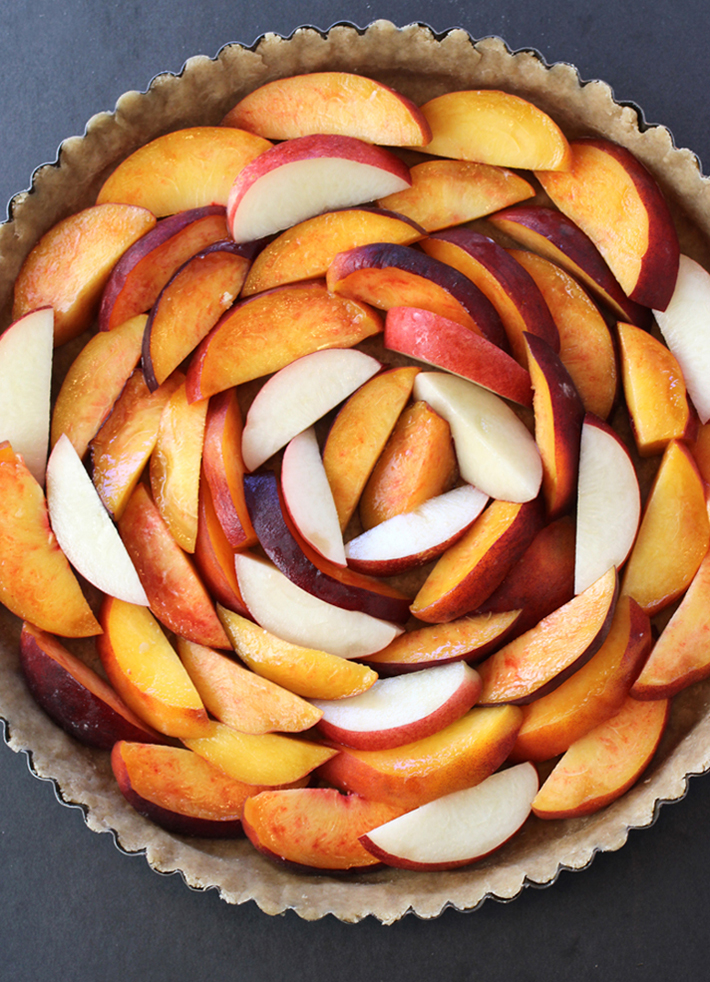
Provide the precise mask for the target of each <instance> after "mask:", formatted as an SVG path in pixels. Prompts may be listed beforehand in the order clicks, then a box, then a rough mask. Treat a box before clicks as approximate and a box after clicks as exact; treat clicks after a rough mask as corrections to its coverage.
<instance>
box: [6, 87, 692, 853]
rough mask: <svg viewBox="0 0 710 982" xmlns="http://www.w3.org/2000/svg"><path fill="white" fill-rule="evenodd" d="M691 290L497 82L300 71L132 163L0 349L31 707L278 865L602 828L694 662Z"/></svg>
mask: <svg viewBox="0 0 710 982" xmlns="http://www.w3.org/2000/svg"><path fill="white" fill-rule="evenodd" d="M709 301H710V274H708V272H707V271H706V270H704V269H703V268H702V267H701V266H700V265H699V264H698V263H697V262H695V260H694V259H692V258H690V257H689V256H686V255H681V253H680V248H679V243H678V237H677V234H676V231H675V227H674V223H673V218H672V215H671V212H670V210H669V208H668V206H667V204H666V202H665V200H664V198H663V195H662V193H661V191H660V189H659V187H658V185H657V183H656V181H655V180H654V178H653V177H652V176H651V174H650V173H649V172H648V171H647V170H646V168H645V167H644V166H643V165H642V164H641V163H640V162H639V161H638V160H637V159H636V158H635V157H634V156H633V155H632V154H631V153H630V152H629V151H628V150H627V149H625V148H624V147H622V146H619V145H616V144H613V143H611V142H609V141H607V140H604V139H599V138H581V139H574V140H568V139H567V138H566V136H565V135H564V133H563V132H562V130H561V129H560V128H559V127H558V126H557V125H556V123H555V122H554V121H553V120H552V119H551V118H550V117H549V116H548V115H547V114H545V113H544V112H542V111H541V110H540V109H538V108H537V107H536V106H534V105H532V104H531V103H530V102H528V101H526V100H523V99H521V98H519V97H517V96H514V95H510V94H507V93H504V92H500V91H489V90H477V91H454V92H450V93H447V94H445V95H441V96H439V97H437V98H435V99H432V100H431V101H430V102H428V103H426V104H425V105H423V106H417V105H415V104H414V103H413V102H412V101H411V100H409V99H407V98H405V97H404V96H402V95H400V94H399V93H397V92H395V91H394V90H392V89H391V88H388V87H387V86H385V85H383V84H381V83H379V82H377V81H374V80H372V79H369V78H366V77H364V76H355V75H350V74H346V73H342V72H322V73H314V74H306V75H299V76H295V77H293V78H288V79H279V80H275V81H273V82H270V83H268V84H267V85H264V86H262V87H261V88H258V89H256V90H255V91H254V92H252V93H251V94H250V95H249V96H247V97H246V98H244V99H243V100H241V101H240V102H239V103H238V104H237V105H235V106H234V108H233V109H232V110H231V111H230V112H229V113H228V114H227V116H226V117H225V118H224V120H223V121H222V124H221V125H220V126H203V127H195V128H191V129H187V130H179V131H176V132H173V133H169V134H167V135H165V136H162V137H160V138H158V139H156V140H154V141H152V142H150V143H148V144H146V145H145V146H143V147H141V148H140V149H139V150H137V151H136V152H135V153H133V154H132V155H131V156H129V157H128V158H127V159H125V160H124V161H123V162H122V163H120V164H119V165H118V166H117V167H116V169H115V171H114V172H113V173H112V174H111V175H110V176H109V177H108V179H107V180H106V182H105V183H104V185H103V187H102V189H101V191H100V193H99V195H98V198H97V201H96V204H95V205H93V206H91V207H89V208H87V209H85V210H84V211H81V212H79V213H77V214H74V215H71V216H69V217H68V218H66V219H64V220H63V221H61V222H59V224H57V225H56V226H55V227H54V228H52V229H51V230H50V231H48V232H47V233H46V234H45V235H43V236H42V237H41V239H40V240H39V242H38V243H37V244H36V245H35V247H34V248H33V249H32V251H31V252H30V253H29V255H28V256H27V258H26V260H25V262H24V264H23V266H22V269H21V271H20V273H19V276H18V278H17V281H16V284H15V296H14V309H13V323H12V324H11V325H10V326H9V327H8V328H7V329H6V330H5V331H4V333H3V334H2V335H0V600H1V601H2V603H3V604H5V606H6V607H7V608H8V609H9V610H10V611H12V612H13V613H14V614H15V615H17V617H19V618H20V619H21V620H22V621H23V622H24V623H23V629H22V635H21V642H20V647H21V662H22V667H23V670H24V673H25V677H26V679H27V684H28V687H29V689H30V691H31V692H32V694H33V696H34V698H35V699H36V701H37V703H38V704H39V705H40V706H41V707H42V708H43V709H44V710H45V711H46V712H47V713H48V714H49V715H50V716H51V717H52V718H53V719H54V720H55V721H56V722H57V723H58V724H59V725H60V726H62V727H63V728H64V729H65V730H66V731H67V732H68V733H69V734H70V735H71V736H72V737H73V738H75V739H77V740H80V741H83V742H85V743H87V744H88V745H90V746H92V747H96V748H98V749H99V750H101V751H104V752H109V753H110V754H111V764H112V767H113V771H114V773H115V776H116V780H117V782H118V786H119V787H120V789H121V791H122V792H123V794H124V796H125V797H126V799H127V800H128V802H130V804H131V805H132V806H133V807H135V808H136V809H137V810H138V811H139V812H141V814H143V815H144V816H145V817H146V818H147V819H149V820H151V821H153V822H156V823H157V824H159V825H161V826H163V827H164V828H165V829H167V830H168V831H169V832H171V833H174V834H177V835H185V836H200V837H223V838H226V837H231V836H234V835H241V834H243V833H246V835H247V836H248V837H249V839H250V840H251V842H252V843H253V845H254V846H255V847H256V849H258V850H259V851H261V852H262V853H264V854H265V855H266V856H268V857H270V858H272V859H274V860H276V861H278V862H286V863H288V864H290V865H291V866H292V867H293V868H295V869H303V870H312V869H319V870H326V871H327V870H331V871H335V870H348V869H365V868H369V867H372V866H376V865H379V864H381V863H386V864H390V865H393V866H399V867H403V868H406V869H419V870H441V869H450V868H453V867H456V866H461V865H464V864H466V863H472V862H474V861H475V860H477V859H479V858H481V857H482V856H484V855H487V854H488V853H490V852H491V851H493V850H494V849H496V848H498V847H500V846H501V845H502V844H503V843H504V842H505V841H507V840H508V839H509V838H510V837H511V836H512V835H514V834H515V833H516V832H517V831H518V830H519V828H520V827H521V826H522V825H523V824H524V823H525V822H526V821H528V820H529V817H530V815H531V814H532V813H534V815H535V816H537V817H538V818H540V819H547V818H558V819H559V818H570V817H574V816H580V815H585V814H589V813H590V812H592V811H595V810H597V809H599V808H602V807H604V806H605V805H607V804H608V803H609V802H611V801H613V800H614V799H615V798H617V797H619V796H620V795H622V794H623V793H624V792H625V791H626V790H627V789H628V788H629V787H630V786H631V785H632V784H633V783H634V782H635V781H636V780H637V778H638V777H639V775H640V774H642V773H643V771H644V770H645V768H646V767H647V766H648V764H649V762H650V761H651V759H652V758H653V755H654V753H655V751H656V748H657V746H658V743H659V741H660V739H661V737H662V734H663V732H664V728H665V726H666V722H667V720H668V716H669V712H670V708H671V702H672V699H673V697H674V696H675V695H676V694H677V693H678V692H679V691H680V690H681V689H683V688H685V687H686V686H688V685H691V684H693V683H695V682H696V681H698V680H700V679H702V678H705V677H706V676H708V675H710V648H709V647H708V645H707V643H706V642H705V640H704V639H705V637H706V636H707V633H708V630H709V629H710V623H709V621H710V613H708V611H710V575H709V570H710V567H709V566H708V548H709V546H710V519H709V518H708V503H707V483H708V482H710V428H709V427H708V420H709V419H710V382H708V379H710V372H709V371H708V370H707V367H706V366H707V363H708V360H709V359H710V314H708V311H710V303H709ZM79 338H82V339H83V341H84V343H83V344H82V343H81V341H78V340H77V339H79ZM70 342H74V343H75V345H76V347H77V350H78V354H77V355H76V357H75V358H74V360H73V363H72V364H71V366H70V367H69V369H68V371H67V372H66V373H65V374H64V376H63V378H62V379H61V380H60V381H61V386H60V388H59V392H58V395H57V397H56V399H55V400H54V403H53V405H50V389H51V379H52V366H53V350H54V349H56V348H57V347H58V346H60V345H65V344H68V343H70ZM50 451H51V452H50ZM72 639H94V641H93V642H92V643H94V644H95V650H96V656H97V657H96V663H95V667H92V666H91V665H90V664H88V662H87V660H86V657H80V656H79V653H78V651H77V650H73V641H72ZM442 828H446V830H447V832H446V835H445V836H442V835H441V831H440V830H441V829H442Z"/></svg>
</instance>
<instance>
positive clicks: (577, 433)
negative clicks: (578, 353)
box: [524, 334, 584, 519]
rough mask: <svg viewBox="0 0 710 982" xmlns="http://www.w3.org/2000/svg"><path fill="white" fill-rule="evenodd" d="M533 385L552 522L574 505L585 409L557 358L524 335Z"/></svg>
mask: <svg viewBox="0 0 710 982" xmlns="http://www.w3.org/2000/svg"><path fill="white" fill-rule="evenodd" d="M524 339H525V344H526V345H527V349H528V358H527V362H528V367H529V369H530V379H531V381H532V385H533V393H534V394H533V409H534V412H535V442H536V443H537V445H538V448H539V450H540V457H541V458H542V493H543V497H544V499H545V504H546V506H547V516H548V518H549V519H555V518H559V516H560V515H562V514H563V513H564V512H566V511H567V510H568V509H569V508H570V507H571V505H572V504H573V503H574V497H575V494H576V491H577V471H578V467H579V443H580V439H581V435H582V421H583V419H584V405H583V403H582V400H581V398H580V396H579V393H578V392H577V389H576V388H575V385H574V382H573V381H572V378H571V376H570V374H569V372H568V371H567V369H566V368H565V366H564V365H563V364H562V360H561V358H560V357H559V355H558V354H556V352H555V351H554V350H553V348H551V347H550V345H549V344H548V343H547V342H546V341H545V340H544V339H543V338H541V337H538V336H536V335H535V334H524Z"/></svg>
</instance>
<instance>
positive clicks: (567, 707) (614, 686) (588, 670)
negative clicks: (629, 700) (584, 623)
mask: <svg viewBox="0 0 710 982" xmlns="http://www.w3.org/2000/svg"><path fill="white" fill-rule="evenodd" d="M652 646H653V638H652V635H651V622H650V620H649V618H648V615H647V614H645V613H644V612H643V611H642V610H641V608H640V607H639V605H638V604H637V603H636V601H635V600H632V599H631V597H622V598H621V599H620V600H619V602H618V604H617V605H616V610H615V612H614V620H613V622H612V625H611V630H610V631H609V634H608V635H607V638H606V641H605V642H604V644H603V645H602V646H601V648H600V649H599V651H597V653H596V655H594V656H593V657H592V658H591V659H590V660H589V661H588V662H587V664H586V665H584V666H583V667H582V668H580V669H579V671H577V672H575V673H574V675H572V676H571V677H570V678H568V679H567V681H566V682H563V683H562V685H560V686H559V687H558V688H557V689H555V691H554V692H551V693H550V694H549V695H547V696H543V697H542V698H540V699H536V700H535V702H531V703H530V705H528V706H523V725H522V726H521V727H520V731H519V733H518V738H517V740H516V741H515V746H514V747H513V750H512V751H511V759H513V760H531V761H543V760H550V759H551V758H552V757H555V756H557V754H561V753H564V752H565V751H566V750H567V749H568V748H569V747H570V746H571V745H572V744H573V743H574V742H575V740H578V739H580V738H581V737H583V736H584V735H585V733H588V732H589V731H590V730H592V729H594V727H595V726H599V725H600V724H601V723H604V722H605V721H606V720H607V719H610V718H611V717H612V716H614V715H615V714H616V713H618V712H619V710H620V709H621V707H622V706H623V704H624V701H625V699H626V697H627V696H628V695H629V690H630V689H631V686H632V685H633V682H634V679H636V677H637V676H638V674H639V672H640V671H641V668H642V666H643V665H644V663H645V662H646V659H647V658H648V653H649V651H650V650H651V647H652Z"/></svg>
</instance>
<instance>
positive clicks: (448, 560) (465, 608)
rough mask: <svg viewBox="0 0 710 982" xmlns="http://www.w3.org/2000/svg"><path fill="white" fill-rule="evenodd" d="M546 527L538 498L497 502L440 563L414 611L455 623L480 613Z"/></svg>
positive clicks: (429, 619) (429, 618)
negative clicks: (474, 613)
mask: <svg viewBox="0 0 710 982" xmlns="http://www.w3.org/2000/svg"><path fill="white" fill-rule="evenodd" d="M541 526H542V506H541V502H540V500H539V499H537V498H536V499H534V500H533V501H528V502H524V503H522V504H521V503H518V502H510V501H501V500H494V501H492V502H491V504H490V505H489V506H488V508H486V510H485V511H484V512H483V514H482V515H480V516H479V517H478V518H477V519H476V521H475V522H474V523H473V525H472V526H471V528H470V529H469V530H468V532H466V533H465V534H464V536H463V537H462V538H461V539H459V541H458V542H456V543H454V545H453V546H451V547H450V548H449V549H447V550H446V552H445V553H444V554H443V556H441V558H440V559H439V560H438V561H437V563H436V565H435V566H434V568H433V569H432V570H431V572H430V573H429V575H428V577H427V578H426V580H425V581H424V584H423V585H422V587H421V588H420V590H419V592H418V593H417V595H416V597H415V598H414V602H413V603H412V606H411V608H410V609H411V611H412V613H413V614H414V616H415V617H418V618H419V619H420V620H422V621H427V622H428V623H432V622H437V621H451V620H454V619H455V618H457V617H461V616H462V615H463V614H466V613H468V612H469V611H472V610H476V608H477V607H479V606H480V605H481V604H482V603H483V602H484V601H485V600H486V599H487V598H488V597H489V596H490V594H491V593H492V592H493V590H495V588H496V587H497V586H498V585H499V584H500V583H501V581H502V580H503V578H504V576H505V575H506V573H507V572H508V570H509V569H510V568H511V566H512V565H513V563H515V562H516V561H517V560H518V559H519V558H520V556H521V555H522V554H523V552H524V551H525V550H526V549H527V547H528V546H529V545H530V543H531V542H532V540H533V538H534V536H535V535H536V534H537V533H538V532H539V530H540V528H541Z"/></svg>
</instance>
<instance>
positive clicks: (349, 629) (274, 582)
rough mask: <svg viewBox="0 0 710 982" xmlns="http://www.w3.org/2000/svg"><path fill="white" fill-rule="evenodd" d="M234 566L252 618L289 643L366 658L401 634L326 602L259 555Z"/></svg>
mask: <svg viewBox="0 0 710 982" xmlns="http://www.w3.org/2000/svg"><path fill="white" fill-rule="evenodd" d="M234 563H235V566H236V570H237V582H238V583H239V589H240V591H241V594H242V596H243V598H244V602H245V604H246V605H247V608H248V610H249V613H250V614H251V616H252V617H253V618H254V620H255V621H256V622H257V623H258V624H260V625H261V626H262V627H264V628H266V630H268V631H270V632H271V633H272V634H275V635H276V636H277V637H279V638H282V639H283V640H284V641H290V642H291V643H292V644H296V645H301V646H303V647H306V648H316V649H319V650H322V651H329V652H330V653H331V654H334V655H340V656H341V657H342V658H364V657H365V656H366V655H371V654H372V653H373V652H375V651H380V650H381V649H382V648H384V647H386V646H387V645H388V644H389V643H390V641H392V640H393V638H396V637H397V635H398V634H401V633H402V630H403V629H402V628H401V627H400V626H399V625H398V624H394V623H392V622H391V621H386V620H383V619H382V618H379V617H373V616H372V615H371V614H365V613H362V611H360V610H347V609H345V608H344V607H337V606H336V605H335V604H332V603H328V602H327V601H325V600H321V599H320V597H317V596H315V595H314V594H312V593H308V592H307V591H306V590H303V589H302V588H301V587H299V586H297V585H296V584H295V583H292V582H291V580H290V579H289V578H288V577H287V576H286V575H285V574H284V573H282V572H281V571H280V570H279V569H277V568H276V566H274V565H272V564H271V563H269V562H266V561H265V560H263V559H260V558H258V557H257V556H252V555H249V554H248V553H246V552H241V553H237V554H236V556H235V557H234Z"/></svg>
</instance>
